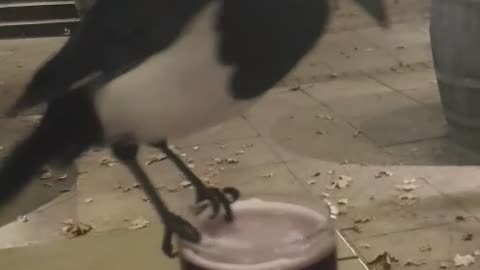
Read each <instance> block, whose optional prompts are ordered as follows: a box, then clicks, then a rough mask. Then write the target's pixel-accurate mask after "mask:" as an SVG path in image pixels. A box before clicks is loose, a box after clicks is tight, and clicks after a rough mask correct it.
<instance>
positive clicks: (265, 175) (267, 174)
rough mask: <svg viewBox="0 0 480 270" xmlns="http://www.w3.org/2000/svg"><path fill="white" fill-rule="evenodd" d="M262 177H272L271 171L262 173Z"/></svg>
mask: <svg viewBox="0 0 480 270" xmlns="http://www.w3.org/2000/svg"><path fill="white" fill-rule="evenodd" d="M262 177H263V178H266V179H270V178H272V177H273V172H269V173H266V174H264V175H262Z"/></svg>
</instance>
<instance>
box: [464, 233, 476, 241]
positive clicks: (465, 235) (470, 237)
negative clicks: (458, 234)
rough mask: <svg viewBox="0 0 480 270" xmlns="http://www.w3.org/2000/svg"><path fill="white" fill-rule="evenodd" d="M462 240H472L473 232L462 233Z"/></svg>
mask: <svg viewBox="0 0 480 270" xmlns="http://www.w3.org/2000/svg"><path fill="white" fill-rule="evenodd" d="M462 240H463V241H472V240H473V233H466V234H464V235H462Z"/></svg>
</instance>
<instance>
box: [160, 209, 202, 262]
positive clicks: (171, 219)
mask: <svg viewBox="0 0 480 270" xmlns="http://www.w3.org/2000/svg"><path fill="white" fill-rule="evenodd" d="M164 224H165V225H164V226H165V236H164V238H163V244H162V250H163V252H164V253H165V255H167V256H168V257H170V258H175V257H176V256H177V255H178V252H176V251H175V250H174V247H173V244H172V242H173V234H175V235H177V236H178V237H179V238H180V239H182V240H184V241H189V242H193V243H198V242H200V239H201V235H200V233H199V232H198V230H197V229H196V228H195V227H193V226H192V225H191V224H190V223H189V222H188V221H186V220H185V219H183V218H181V217H180V216H177V215H175V214H173V213H169V215H168V216H167V217H165V220H164Z"/></svg>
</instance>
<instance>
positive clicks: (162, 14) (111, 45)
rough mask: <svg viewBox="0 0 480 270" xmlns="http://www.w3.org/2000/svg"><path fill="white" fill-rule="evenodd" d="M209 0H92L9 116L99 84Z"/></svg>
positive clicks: (158, 44)
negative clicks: (64, 41)
mask: <svg viewBox="0 0 480 270" xmlns="http://www.w3.org/2000/svg"><path fill="white" fill-rule="evenodd" d="M209 1H210V0H182V1H178V0H97V2H96V3H95V4H94V6H93V7H92V9H91V10H90V11H89V12H88V13H87V14H86V16H85V18H84V20H83V22H82V23H81V25H80V27H79V29H78V30H77V31H76V32H75V33H73V35H72V36H71V37H70V38H69V40H68V41H67V42H66V43H65V45H64V46H63V47H62V48H61V49H60V50H59V52H58V53H56V54H55V55H54V56H53V57H52V58H51V59H50V60H48V61H47V62H46V63H45V64H44V65H43V66H42V67H40V69H39V70H38V71H37V72H36V74H35V75H34V77H33V79H32V81H31V82H30V84H29V85H28V86H27V89H26V91H25V93H24V94H23V96H21V97H20V98H19V99H18V100H17V102H16V104H15V105H14V106H13V107H12V109H11V110H10V112H9V114H11V115H15V114H16V113H17V112H19V111H21V110H24V109H26V108H29V107H31V106H34V105H37V104H40V103H43V102H48V101H50V100H52V99H55V98H56V97H59V96H62V95H64V94H66V93H68V92H69V91H72V90H73V89H75V88H77V87H78V86H81V85H86V84H89V83H90V84H91V83H102V82H106V81H109V80H111V79H112V78H114V77H116V76H118V75H120V74H122V73H123V72H126V71H128V70H130V69H131V68H133V67H135V66H136V65H138V64H139V63H141V62H142V61H144V60H145V59H146V58H147V57H149V56H151V55H153V54H155V53H156V52H159V51H161V50H162V49H165V48H167V47H168V46H169V45H170V44H172V42H173V41H174V40H175V39H176V38H177V37H178V36H179V35H180V33H181V31H182V30H183V28H184V26H185V25H186V24H187V23H188V22H189V21H190V19H191V18H192V16H194V15H195V14H196V13H197V12H198V11H199V10H200V9H201V8H202V7H204V6H205V5H206V4H207V3H208V2H209Z"/></svg>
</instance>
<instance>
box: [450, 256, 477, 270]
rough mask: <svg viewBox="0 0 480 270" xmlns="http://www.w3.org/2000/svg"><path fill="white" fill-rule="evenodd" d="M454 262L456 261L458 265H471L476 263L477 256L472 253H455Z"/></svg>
mask: <svg viewBox="0 0 480 270" xmlns="http://www.w3.org/2000/svg"><path fill="white" fill-rule="evenodd" d="M453 262H454V263H455V266H456V267H460V266H470V265H472V264H474V263H475V257H473V256H472V255H470V254H467V255H465V256H462V255H460V254H457V255H455V257H454V258H453Z"/></svg>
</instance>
